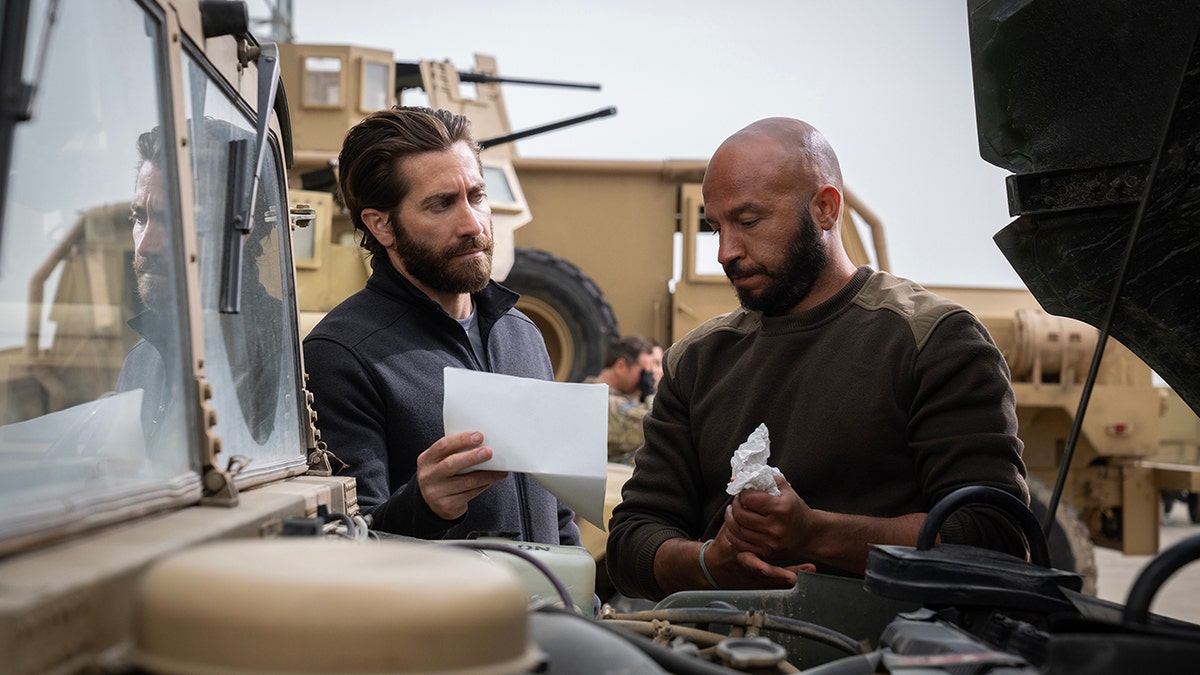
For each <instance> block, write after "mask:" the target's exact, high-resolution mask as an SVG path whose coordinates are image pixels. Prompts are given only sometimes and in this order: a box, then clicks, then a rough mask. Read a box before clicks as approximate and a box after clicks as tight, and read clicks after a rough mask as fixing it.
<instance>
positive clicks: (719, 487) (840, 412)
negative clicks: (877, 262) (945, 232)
mask: <svg viewBox="0 0 1200 675" xmlns="http://www.w3.org/2000/svg"><path fill="white" fill-rule="evenodd" d="M703 190H704V205H705V217H706V218H707V220H708V223H709V225H711V226H712V229H713V230H714V231H715V232H716V233H717V234H718V236H719V239H720V245H719V248H718V254H717V260H718V262H720V263H721V265H722V266H723V268H724V270H725V273H726V276H728V277H729V280H730V282H731V283H732V284H733V287H734V289H735V290H736V292H737V296H738V299H739V301H740V303H741V307H740V308H739V309H738V310H736V311H734V312H731V313H729V314H726V315H723V316H719V317H716V318H714V319H711V320H710V321H708V322H706V323H705V324H703V325H701V326H700V327H698V328H697V329H695V330H694V331H692V332H691V333H690V334H688V335H687V336H686V337H684V338H683V339H682V340H680V341H679V342H678V343H676V344H675V345H673V346H671V347H670V349H668V350H667V353H666V357H665V362H664V369H663V370H664V372H663V377H662V380H661V381H660V382H659V389H658V394H657V396H656V399H655V403H654V408H653V410H652V411H651V413H650V414H649V415H648V416H647V418H646V423H645V438H646V440H645V445H644V446H643V447H642V449H641V450H639V451H638V453H639V454H638V461H637V466H636V468H635V470H634V474H633V477H632V478H631V479H630V480H629V481H628V482H627V483H626V485H625V488H624V490H623V501H622V503H621V504H620V505H619V506H618V507H617V508H616V510H615V511H614V513H613V518H612V521H611V524H610V536H609V539H608V553H607V560H608V567H609V573H610V575H611V577H612V580H613V582H614V583H615V585H616V587H617V589H618V590H619V591H620V592H621V593H623V594H625V595H628V596H632V597H643V598H651V599H658V598H661V597H663V596H665V595H667V594H670V593H672V592H675V591H681V590H688V589H712V588H722V589H748V588H786V587H790V586H792V585H794V584H795V582H796V578H797V577H796V575H797V574H798V573H802V572H804V571H812V570H814V569H815V570H817V571H821V572H828V573H833V574H844V575H851V576H853V575H862V574H863V572H864V570H865V566H866V561H867V553H868V551H869V549H870V546H871V545H872V544H896V545H910V546H911V545H915V543H916V537H917V532H918V531H919V529H920V527H921V524H922V522H923V521H924V519H925V514H926V513H928V511H929V509H930V508H932V506H933V505H934V504H936V503H937V502H938V500H940V499H941V498H942V497H944V496H946V495H947V494H949V493H951V492H953V491H954V490H956V489H958V488H961V487H966V486H971V485H989V486H994V487H998V488H1000V489H1002V490H1005V491H1007V492H1008V493H1010V494H1012V495H1014V496H1016V497H1018V498H1019V499H1021V500H1023V501H1024V502H1025V503H1028V502H1029V492H1028V488H1027V486H1026V484H1025V473H1026V470H1025V466H1024V464H1023V462H1022V460H1021V450H1022V444H1021V441H1020V440H1019V439H1018V438H1017V436H1016V431H1017V418H1016V412H1015V402H1014V398H1013V393H1012V387H1011V385H1010V383H1009V372H1008V368H1007V365H1006V364H1005V361H1004V359H1003V357H1002V356H1001V354H1000V352H999V350H997V349H996V346H995V344H994V343H993V342H992V340H991V337H990V336H989V335H988V333H987V331H986V330H985V329H984V327H983V325H982V324H981V323H980V322H979V321H978V320H977V319H976V318H975V317H974V316H972V315H971V314H970V313H969V312H968V311H966V310H965V309H964V308H963V307H961V306H959V305H956V304H954V303H953V302H951V301H949V300H946V299H945V298H941V297H938V296H936V295H934V294H932V293H930V292H928V291H926V290H925V289H923V288H921V287H920V286H918V285H917V284H915V283H913V282H911V281H907V280H905V279H900V278H898V277H895V276H893V275H891V274H888V273H886V272H879V271H875V270H873V269H871V268H870V267H866V266H863V267H855V265H854V264H853V263H852V262H851V260H850V258H849V256H848V255H847V254H846V251H845V249H844V248H843V245H842V239H841V229H840V228H841V226H842V211H843V199H842V191H843V188H842V174H841V169H840V167H839V163H838V159H837V156H836V154H835V153H834V151H833V148H832V147H830V145H829V142H828V141H827V140H826V139H825V137H824V136H822V135H821V133H820V132H818V131H817V130H816V129H814V128H813V127H812V126H810V125H808V124H806V123H804V122H801V121H800V120H794V119H786V118H770V119H765V120H760V121H758V122H755V123H754V124H751V125H750V126H748V127H746V128H744V129H742V130H741V131H739V132H737V133H736V134H734V135H733V136H731V137H730V138H729V139H727V140H726V141H725V142H724V143H723V144H722V145H721V146H720V147H719V148H718V149H717V151H716V152H715V153H714V154H713V156H712V159H711V160H710V162H709V164H708V168H707V171H706V173H705V175H704V186H703ZM759 424H765V425H766V427H767V431H768V434H769V439H770V452H771V456H770V464H771V465H773V466H776V467H777V468H779V469H780V470H781V472H782V474H783V477H782V478H777V479H776V486H777V487H778V488H779V491H780V494H779V495H778V496H773V495H770V494H768V493H767V492H764V491H761V490H748V491H744V492H742V493H741V494H739V495H738V496H736V497H733V496H730V495H729V494H727V492H726V486H727V484H728V483H729V481H730V458H731V457H732V456H733V454H734V452H735V451H736V450H737V449H738V446H739V445H740V444H742V443H743V442H744V441H746V439H747V437H748V436H749V435H750V434H751V432H753V431H754V430H755V429H756V428H757V427H758V425H759ZM939 538H940V540H941V541H943V542H948V543H957V544H969V545H977V546H985V547H988V548H993V549H997V550H1000V551H1005V552H1008V553H1012V554H1014V555H1018V556H1024V555H1025V549H1026V544H1025V541H1024V539H1023V538H1022V536H1021V534H1020V533H1019V532H1018V531H1017V530H1016V529H1015V528H1014V527H1012V526H1011V525H1010V524H1009V523H1008V522H1007V521H1006V520H1005V519H1004V518H1003V517H999V516H998V515H997V514H996V513H994V512H992V511H990V510H989V509H987V508H986V507H980V508H966V509H962V510H960V511H958V512H957V513H955V514H953V515H952V516H951V517H950V518H949V519H947V521H946V522H945V524H944V525H943V526H942V527H941V529H940V531H939Z"/></svg>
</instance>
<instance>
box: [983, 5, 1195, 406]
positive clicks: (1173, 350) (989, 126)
mask: <svg viewBox="0 0 1200 675" xmlns="http://www.w3.org/2000/svg"><path fill="white" fill-rule="evenodd" d="M968 6H969V9H970V24H971V50H972V63H973V68H974V78H975V87H976V92H975V96H976V107H977V115H976V116H977V122H978V127H979V137H980V155H981V156H982V157H983V158H984V159H986V160H987V161H989V162H990V163H992V164H996V165H997V166H1001V167H1003V168H1006V169H1009V170H1010V171H1015V172H1016V175H1014V176H1010V177H1009V180H1008V190H1009V207H1010V211H1011V212H1012V214H1013V215H1016V216H1019V217H1018V219H1017V220H1015V221H1014V222H1012V223H1011V224H1010V225H1008V226H1007V227H1005V228H1004V229H1003V230H1002V231H1001V232H999V233H998V234H997V235H996V237H995V241H996V243H997V245H999V247H1000V249H1001V251H1002V252H1003V253H1004V255H1005V257H1007V258H1008V260H1009V262H1010V263H1011V264H1012V266H1013V268H1014V269H1015V270H1016V271H1017V273H1018V274H1019V275H1020V277H1021V279H1022V280H1023V281H1024V282H1025V284H1026V285H1027V286H1028V287H1029V290H1030V291H1031V292H1032V293H1033V295H1034V297H1036V298H1037V299H1038V301H1039V302H1041V303H1042V306H1043V307H1044V308H1045V309H1046V311H1048V312H1050V313H1052V314H1058V315H1063V316H1069V317H1072V318H1075V319H1079V320H1081V321H1085V322H1087V323H1089V324H1091V325H1093V326H1097V327H1100V326H1101V325H1102V323H1103V320H1104V317H1105V315H1106V313H1107V311H1108V307H1109V305H1110V303H1111V300H1112V296H1113V289H1114V286H1115V284H1116V283H1117V281H1118V277H1119V270H1120V267H1121V264H1122V261H1123V260H1124V259H1125V258H1126V255H1127V250H1128V247H1129V240H1130V236H1131V233H1133V231H1134V225H1135V222H1137V219H1138V212H1139V208H1140V206H1141V201H1142V199H1143V198H1145V207H1144V214H1143V216H1142V219H1141V222H1140V225H1139V226H1138V229H1137V235H1136V241H1135V242H1134V244H1133V247H1132V250H1131V251H1129V253H1130V259H1129V265H1128V268H1127V272H1126V275H1125V280H1124V285H1123V287H1122V290H1121V293H1120V295H1119V297H1118V299H1117V305H1116V309H1115V312H1114V314H1113V322H1112V325H1111V328H1110V330H1111V333H1112V335H1113V337H1115V338H1117V339H1118V340H1120V341H1121V342H1122V343H1124V344H1125V345H1126V346H1128V347H1129V348H1130V349H1131V350H1133V351H1134V352H1135V353H1136V354H1138V356H1140V357H1141V358H1142V360H1143V361H1145V362H1146V363H1147V364H1148V365H1150V367H1152V368H1153V369H1154V370H1155V371H1156V372H1157V373H1158V374H1159V375H1161V376H1162V377H1163V379H1165V380H1166V381H1167V383H1168V384H1170V385H1171V387H1172V388H1174V389H1175V390H1176V391H1177V392H1178V393H1179V395H1180V396H1181V397H1182V398H1183V399H1184V400H1185V401H1186V402H1187V403H1188V404H1189V405H1190V406H1191V407H1192V409H1193V410H1200V51H1197V50H1195V49H1194V48H1193V45H1194V44H1195V42H1196V41H1195V37H1196V35H1197V30H1198V29H1200V5H1197V4H1196V3H1191V2H1186V3H1185V2H1136V3H1130V2H1124V1H1122V2H1117V1H1115V0H1104V1H1099V0H1089V2H1074V1H1071V0H1025V1H1023V2H1021V1H1007V2H1002V1H999V0H986V1H985V0H978V1H977V0H970V1H969V2H968ZM1147 184H1149V191H1148V193H1147V189H1146V188H1147Z"/></svg>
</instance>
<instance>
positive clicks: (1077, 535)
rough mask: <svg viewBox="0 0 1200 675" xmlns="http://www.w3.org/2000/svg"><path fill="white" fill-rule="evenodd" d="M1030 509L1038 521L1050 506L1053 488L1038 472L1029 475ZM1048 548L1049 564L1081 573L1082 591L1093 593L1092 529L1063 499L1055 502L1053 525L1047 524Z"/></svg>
mask: <svg viewBox="0 0 1200 675" xmlns="http://www.w3.org/2000/svg"><path fill="white" fill-rule="evenodd" d="M1028 482H1029V510H1030V511H1032V512H1033V515H1034V516H1036V517H1037V520H1038V523H1039V524H1041V523H1044V522H1045V521H1046V510H1047V509H1048V508H1049V506H1050V496H1051V494H1052V492H1053V491H1052V490H1051V488H1050V486H1049V485H1047V484H1046V482H1045V481H1043V480H1042V479H1040V478H1038V477H1037V476H1030V477H1029V478H1028ZM1046 544H1047V545H1048V546H1049V548H1050V564H1051V566H1053V567H1054V568H1055V569H1060V570H1067V571H1071V572H1077V573H1078V574H1080V575H1081V576H1083V592H1084V593H1086V594H1088V595H1095V594H1096V576H1097V573H1098V572H1097V568H1096V550H1095V548H1094V546H1093V545H1092V537H1091V533H1089V532H1088V528H1087V525H1086V524H1084V522H1083V519H1082V518H1080V517H1079V511H1077V510H1075V507H1074V506H1071V505H1070V504H1068V503H1066V502H1065V501H1063V500H1061V499H1060V500H1059V502H1058V511H1057V513H1055V514H1054V525H1053V527H1051V528H1050V538H1049V540H1048V541H1047V542H1046Z"/></svg>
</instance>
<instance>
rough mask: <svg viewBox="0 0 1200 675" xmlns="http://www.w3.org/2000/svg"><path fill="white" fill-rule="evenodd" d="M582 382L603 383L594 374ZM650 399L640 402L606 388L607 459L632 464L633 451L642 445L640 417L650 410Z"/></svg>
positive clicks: (632, 397)
mask: <svg viewBox="0 0 1200 675" xmlns="http://www.w3.org/2000/svg"><path fill="white" fill-rule="evenodd" d="M584 382H587V383H589V384H596V383H599V384H603V383H604V381H603V380H601V379H600V378H599V377H596V376H592V377H588V378H587V379H585V380H584ZM652 399H653V397H651V398H650V399H647V400H646V401H645V402H642V401H639V400H638V399H637V398H636V396H634V395H628V394H622V393H621V392H620V391H618V390H617V389H614V388H612V387H609V388H608V461H610V462H621V463H624V464H633V452H634V451H635V450H637V449H638V448H640V447H642V418H643V417H645V416H646V413H648V412H650V403H651V401H652Z"/></svg>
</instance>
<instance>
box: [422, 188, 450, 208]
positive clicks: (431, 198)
mask: <svg viewBox="0 0 1200 675" xmlns="http://www.w3.org/2000/svg"><path fill="white" fill-rule="evenodd" d="M457 195H458V191H457V190H443V191H442V192H435V193H433V194H431V195H428V196H426V197H425V198H424V199H422V200H421V205H422V206H429V205H431V204H436V203H438V202H441V201H447V200H451V199H454V198H455V197H456V196H457Z"/></svg>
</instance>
